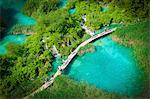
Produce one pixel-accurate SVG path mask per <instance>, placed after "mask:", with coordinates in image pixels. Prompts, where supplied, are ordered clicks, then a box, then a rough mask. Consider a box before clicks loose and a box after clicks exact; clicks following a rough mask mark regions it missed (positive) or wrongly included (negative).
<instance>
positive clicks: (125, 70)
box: [66, 37, 143, 96]
mask: <svg viewBox="0 0 150 99" xmlns="http://www.w3.org/2000/svg"><path fill="white" fill-rule="evenodd" d="M93 45H94V46H95V47H96V52H93V53H87V54H85V55H84V56H78V57H76V59H75V60H74V61H73V62H72V64H70V66H69V68H68V69H67V70H66V74H67V75H69V76H70V77H71V78H73V79H75V80H78V81H85V82H88V83H90V84H92V85H95V86H96V87H98V88H100V89H102V90H105V91H108V92H115V93H119V94H121V95H128V96H133V95H137V94H139V93H140V92H141V91H142V89H143V73H142V72H141V70H140V69H139V68H138V65H137V64H136V61H135V60H134V58H133V55H132V50H131V49H129V48H126V47H124V46H121V45H119V44H117V43H115V42H114V41H112V39H111V37H105V38H102V39H100V40H98V41H96V42H94V43H93Z"/></svg>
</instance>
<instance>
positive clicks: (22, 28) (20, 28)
mask: <svg viewBox="0 0 150 99" xmlns="http://www.w3.org/2000/svg"><path fill="white" fill-rule="evenodd" d="M10 33H11V34H25V35H31V34H33V26H32V25H31V26H28V25H21V24H16V25H15V26H13V28H12V29H11V32H10Z"/></svg>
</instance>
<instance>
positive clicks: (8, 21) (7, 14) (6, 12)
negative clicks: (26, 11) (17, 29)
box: [0, 7, 19, 39]
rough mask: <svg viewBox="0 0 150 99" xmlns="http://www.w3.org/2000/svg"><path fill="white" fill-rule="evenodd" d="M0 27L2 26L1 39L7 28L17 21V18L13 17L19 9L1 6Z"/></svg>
mask: <svg viewBox="0 0 150 99" xmlns="http://www.w3.org/2000/svg"><path fill="white" fill-rule="evenodd" d="M0 9H1V11H0V19H1V20H0V21H1V22H0V23H1V25H0V28H1V29H2V28H4V29H3V30H2V31H1V33H0V39H2V38H3V37H4V36H5V35H6V33H7V32H8V31H9V29H10V28H11V27H12V26H13V25H14V24H16V23H17V19H16V18H15V17H14V16H15V15H16V14H17V13H19V11H17V10H15V9H13V8H3V7H0Z"/></svg>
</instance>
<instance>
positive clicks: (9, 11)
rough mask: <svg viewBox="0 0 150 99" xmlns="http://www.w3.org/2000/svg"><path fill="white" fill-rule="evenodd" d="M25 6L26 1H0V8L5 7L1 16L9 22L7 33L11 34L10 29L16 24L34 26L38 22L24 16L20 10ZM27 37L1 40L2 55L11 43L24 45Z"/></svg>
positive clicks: (7, 36)
mask: <svg viewBox="0 0 150 99" xmlns="http://www.w3.org/2000/svg"><path fill="white" fill-rule="evenodd" d="M23 4H24V0H19V1H17V0H16V1H13V0H10V1H8V0H7V1H6V0H1V1H0V7H3V9H2V10H4V11H2V12H1V14H2V16H3V17H4V18H6V19H7V20H9V21H8V25H9V28H7V31H8V32H9V30H10V28H11V27H12V26H14V25H15V24H23V25H34V24H36V21H35V20H34V19H33V18H31V17H28V16H25V15H23V14H22V13H21V12H20V10H21V8H22V6H23ZM26 38H27V36H25V35H6V36H5V37H4V38H3V39H2V40H0V55H2V54H6V53H7V49H6V46H7V45H8V44H10V43H15V44H22V43H24V41H25V39H26Z"/></svg>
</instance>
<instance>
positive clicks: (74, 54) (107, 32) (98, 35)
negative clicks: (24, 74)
mask: <svg viewBox="0 0 150 99" xmlns="http://www.w3.org/2000/svg"><path fill="white" fill-rule="evenodd" d="M113 31H115V29H111V30H108V31H106V32H102V33H99V34H97V35H94V36H92V37H91V38H89V39H87V40H86V41H84V42H82V43H81V44H80V45H79V46H78V47H77V48H76V49H75V50H74V51H73V52H72V53H71V54H70V55H69V56H68V58H67V59H66V60H65V61H64V63H63V64H62V65H61V66H60V67H59V69H58V70H57V72H56V73H55V74H54V76H53V77H51V79H50V80H49V81H47V82H46V83H45V84H43V85H42V86H41V87H40V88H39V89H37V90H36V91H34V92H33V93H32V94H30V95H28V96H26V97H24V99H28V98H29V96H33V95H34V94H35V93H38V92H40V91H42V90H43V89H46V88H47V87H49V86H50V85H51V84H52V83H53V82H54V80H55V78H56V77H57V76H59V75H61V73H62V71H63V70H64V69H65V68H66V67H67V66H68V65H69V63H70V62H71V61H72V60H73V58H74V57H75V56H76V55H77V53H78V51H79V49H80V48H81V47H83V46H85V45H87V44H88V43H90V42H92V41H94V40H96V39H98V38H101V37H103V36H105V35H108V34H110V33H112V32H113Z"/></svg>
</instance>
